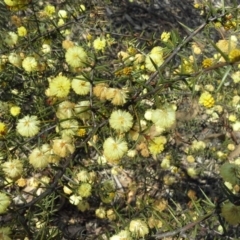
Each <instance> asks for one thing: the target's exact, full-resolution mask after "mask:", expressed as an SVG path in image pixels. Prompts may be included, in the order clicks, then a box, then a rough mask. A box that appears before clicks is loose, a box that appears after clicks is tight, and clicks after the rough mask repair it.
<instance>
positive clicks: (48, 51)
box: [42, 43, 52, 54]
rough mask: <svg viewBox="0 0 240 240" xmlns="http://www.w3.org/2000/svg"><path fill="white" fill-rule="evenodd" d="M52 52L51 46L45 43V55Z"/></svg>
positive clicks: (43, 46) (43, 48)
mask: <svg viewBox="0 0 240 240" xmlns="http://www.w3.org/2000/svg"><path fill="white" fill-rule="evenodd" d="M51 51H52V49H51V46H50V45H49V44H46V43H44V44H43V45H42V52H43V53H45V54H47V53H50V52H51Z"/></svg>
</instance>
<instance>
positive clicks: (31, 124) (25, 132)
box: [17, 115, 40, 137]
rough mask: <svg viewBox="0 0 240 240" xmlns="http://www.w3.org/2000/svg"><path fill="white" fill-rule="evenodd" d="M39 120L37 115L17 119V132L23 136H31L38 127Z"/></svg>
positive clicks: (35, 132)
mask: <svg viewBox="0 0 240 240" xmlns="http://www.w3.org/2000/svg"><path fill="white" fill-rule="evenodd" d="M39 124H40V121H39V120H38V118H37V116H29V115H27V116H25V117H24V118H21V119H19V120H18V123H17V132H18V133H19V134H20V135H22V136H23V137H33V136H35V135H36V134H37V133H38V132H39V130H40V128H39Z"/></svg>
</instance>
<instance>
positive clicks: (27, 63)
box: [22, 57, 38, 72]
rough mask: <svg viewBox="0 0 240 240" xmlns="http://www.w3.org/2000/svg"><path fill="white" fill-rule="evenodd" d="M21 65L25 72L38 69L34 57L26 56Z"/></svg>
mask: <svg viewBox="0 0 240 240" xmlns="http://www.w3.org/2000/svg"><path fill="white" fill-rule="evenodd" d="M22 67H23V68H24V70H25V71H26V72H35V71H37V69H38V62H37V60H36V59H35V58H34V57H26V58H24V59H23V61H22Z"/></svg>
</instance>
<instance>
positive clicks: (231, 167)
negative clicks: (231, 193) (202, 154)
mask: <svg viewBox="0 0 240 240" xmlns="http://www.w3.org/2000/svg"><path fill="white" fill-rule="evenodd" d="M239 173H240V166H239V165H237V164H234V163H224V164H223V165H222V166H221V168H220V175H221V177H222V178H223V180H224V181H225V182H229V183H231V184H232V185H233V186H235V185H236V184H240V178H239Z"/></svg>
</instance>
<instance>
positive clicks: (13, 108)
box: [10, 106, 21, 117]
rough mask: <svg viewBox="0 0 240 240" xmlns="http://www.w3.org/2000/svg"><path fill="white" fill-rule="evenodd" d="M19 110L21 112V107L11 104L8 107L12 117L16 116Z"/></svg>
mask: <svg viewBox="0 0 240 240" xmlns="http://www.w3.org/2000/svg"><path fill="white" fill-rule="evenodd" d="M20 112H21V108H20V107H18V106H12V107H11V108H10V113H11V115H12V116H14V117H16V116H18V115H19V114H20Z"/></svg>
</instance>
